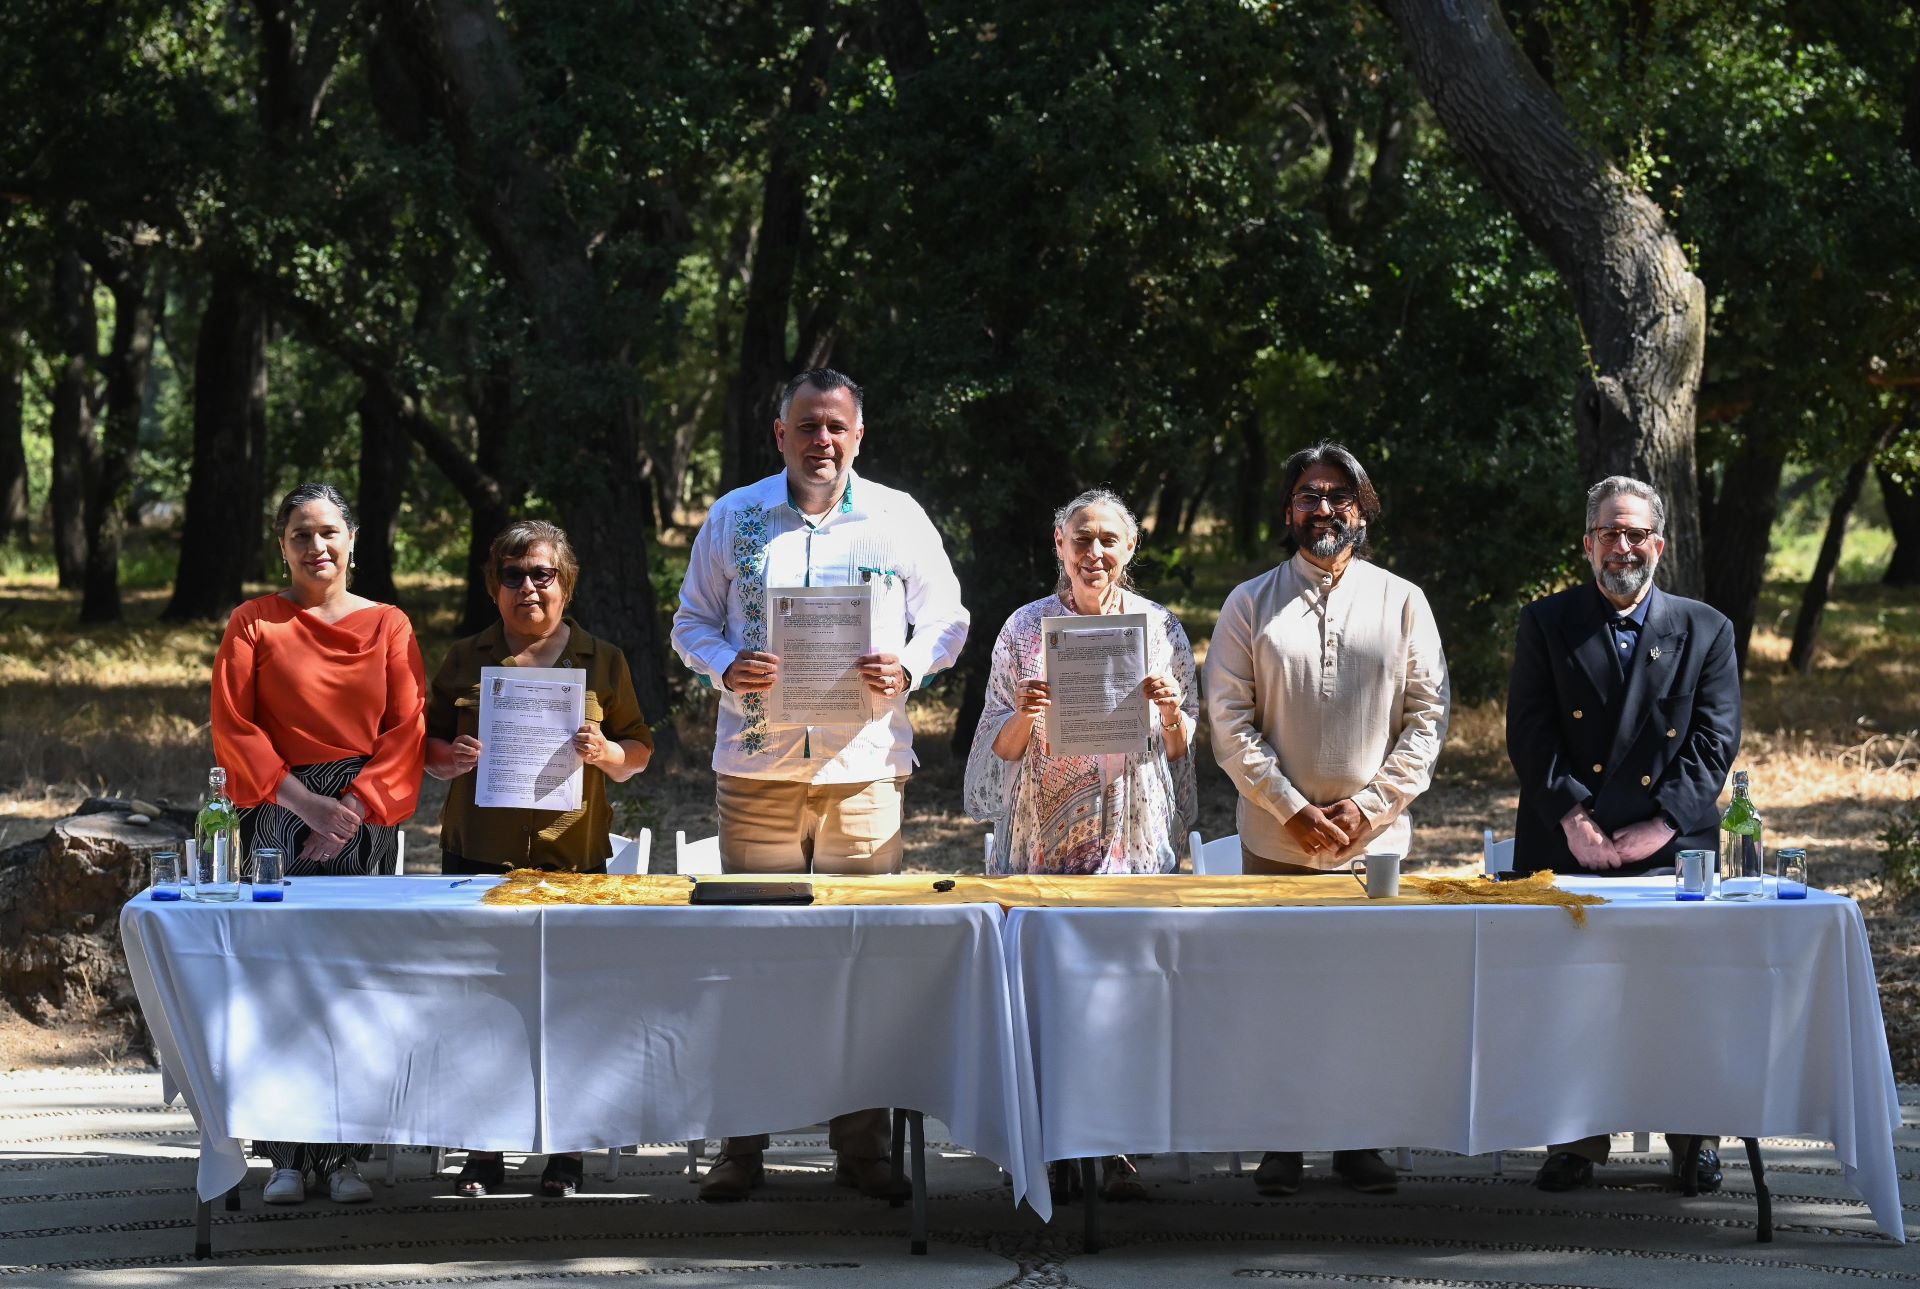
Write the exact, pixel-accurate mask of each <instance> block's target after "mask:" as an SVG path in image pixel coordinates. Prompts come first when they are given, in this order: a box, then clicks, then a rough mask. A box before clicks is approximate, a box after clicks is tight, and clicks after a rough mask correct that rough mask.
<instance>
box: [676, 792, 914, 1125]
mask: <svg viewBox="0 0 1920 1289" xmlns="http://www.w3.org/2000/svg"><path fill="white" fill-rule="evenodd" d="M714 779H715V791H714V797H715V803H716V804H717V805H718V806H719V812H720V855H721V864H722V865H723V866H724V867H725V869H726V871H727V872H729V873H806V872H816V873H855V874H870V873H897V872H899V871H900V860H901V856H902V854H903V850H902V846H901V842H900V801H901V796H902V790H903V789H904V787H905V785H906V780H905V778H904V777H902V778H898V779H875V780H873V781H872V782H870V783H820V784H815V783H789V782H783V781H781V780H778V779H743V778H739V777H738V776H735V775H730V774H720V775H715V776H714ZM767 1140H768V1139H767V1136H766V1134H764V1133H762V1134H760V1135H758V1136H753V1137H728V1138H726V1139H725V1140H724V1141H722V1142H721V1143H720V1150H721V1153H723V1154H727V1155H736V1156H737V1155H757V1154H759V1153H761V1152H762V1151H764V1150H766V1148H767ZM827 1145H828V1146H830V1147H831V1148H832V1149H833V1150H834V1152H835V1153H837V1154H841V1155H846V1156H848V1157H849V1158H855V1159H884V1158H886V1156H887V1154H888V1152H889V1151H890V1150H891V1149H892V1146H893V1116H892V1115H891V1114H889V1113H888V1111H887V1110H886V1109H885V1108H881V1109H877V1110H856V1111H854V1112H853V1113H852V1114H838V1115H835V1116H834V1117H833V1118H831V1119H829V1120H828V1121H827Z"/></svg>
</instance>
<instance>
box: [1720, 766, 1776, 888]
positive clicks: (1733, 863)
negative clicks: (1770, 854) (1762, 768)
mask: <svg viewBox="0 0 1920 1289" xmlns="http://www.w3.org/2000/svg"><path fill="white" fill-rule="evenodd" d="M1718 894H1719V896H1720V898H1721V899H1723V900H1758V899H1764V898H1766V894H1767V843H1766V831H1765V829H1764V827H1763V826H1762V825H1761V822H1760V811H1759V809H1758V808H1757V807H1756V806H1755V805H1754V804H1753V797H1752V796H1751V795H1749V793H1748V790H1747V772H1746V771H1745V770H1735V771H1734V772H1733V800H1732V801H1731V802H1730V803H1728V805H1727V812H1726V813H1725V814H1723V815H1721V816H1720V883H1719V891H1718Z"/></svg>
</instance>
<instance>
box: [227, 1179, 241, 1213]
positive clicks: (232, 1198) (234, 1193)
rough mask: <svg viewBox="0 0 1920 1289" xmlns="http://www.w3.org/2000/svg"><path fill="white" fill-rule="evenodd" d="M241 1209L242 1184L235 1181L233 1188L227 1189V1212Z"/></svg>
mask: <svg viewBox="0 0 1920 1289" xmlns="http://www.w3.org/2000/svg"><path fill="white" fill-rule="evenodd" d="M239 1211H240V1186H239V1184H238V1183H235V1184H234V1186H233V1187H232V1189H230V1190H228V1191H227V1212H229V1213H238V1212H239Z"/></svg>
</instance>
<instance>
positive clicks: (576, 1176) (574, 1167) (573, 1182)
mask: <svg viewBox="0 0 1920 1289" xmlns="http://www.w3.org/2000/svg"><path fill="white" fill-rule="evenodd" d="M580 1165H581V1159H580V1156H578V1155H549V1156H547V1167H546V1171H544V1172H542V1173H541V1174H540V1193H541V1194H542V1195H545V1196H546V1197H547V1198H548V1199H566V1198H567V1197H568V1196H570V1195H572V1194H574V1193H575V1192H576V1191H578V1190H579V1189H580V1187H581V1185H582V1183H584V1182H585V1180H586V1174H585V1171H584V1170H583V1169H582V1168H581V1166H580Z"/></svg>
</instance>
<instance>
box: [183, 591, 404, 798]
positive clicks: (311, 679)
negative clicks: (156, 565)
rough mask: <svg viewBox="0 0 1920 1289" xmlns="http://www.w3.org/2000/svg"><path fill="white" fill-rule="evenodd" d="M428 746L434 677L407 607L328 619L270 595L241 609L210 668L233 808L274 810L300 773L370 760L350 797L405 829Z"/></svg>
mask: <svg viewBox="0 0 1920 1289" xmlns="http://www.w3.org/2000/svg"><path fill="white" fill-rule="evenodd" d="M425 737H426V670H425V668H424V666H423V665H422V663H421V661H420V648H419V645H418V644H417V643H416V642H415V641H414V638H413V627H412V625H411V624H410V623H409V622H408V621H407V616H406V614H404V613H402V612H401V611H400V610H399V609H396V608H394V607H392V606H391V605H374V606H370V607H368V608H365V609H361V610H359V611H357V612H355V613H350V614H348V615H347V616H346V617H344V618H342V619H341V620H340V621H338V622H324V621H322V620H321V619H319V618H317V617H315V616H314V615H313V614H311V613H307V612H306V611H304V610H302V609H301V608H300V607H299V606H298V605H296V604H294V603H293V602H292V601H290V600H288V599H287V598H286V597H284V596H281V595H263V596H261V597H259V598H258V599H254V600H249V601H247V602H246V603H245V604H242V605H241V606H240V607H239V608H237V609H235V610H234V611H233V616H232V618H231V619H230V620H229V621H228V623H227V631H226V634H225V636H224V637H222V639H221V641H220V651H219V653H218V655H217V656H216V657H215V658H214V664H213V749H214V755H215V757H216V758H217V759H218V761H219V764H220V765H222V766H223V767H225V769H226V771H227V786H228V790H229V792H230V793H231V794H232V796H233V800H234V803H235V804H236V805H242V806H257V805H260V804H262V803H264V802H268V801H272V800H273V799H274V794H275V792H276V791H277V790H278V789H279V786H280V782H281V780H282V779H283V778H285V777H286V774H287V770H288V768H289V767H291V766H299V765H323V764H326V763H328V762H332V761H340V760H345V759H347V758H349V757H366V758H368V760H367V764H366V765H365V766H363V767H362V768H361V770H360V773H359V775H358V776H357V777H356V778H355V780H354V782H353V787H352V790H353V792H354V793H355V795H357V796H358V797H359V798H360V799H361V801H362V802H364V803H365V805H366V807H367V816H368V818H369V820H370V821H371V822H373V823H376V824H398V823H401V822H403V821H404V820H406V819H407V818H408V816H410V815H412V813H413V810H414V806H415V805H416V804H417V803H418V801H419V799H420V775H421V771H422V769H423V768H424V763H425V750H426V749H425V743H424V740H425Z"/></svg>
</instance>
